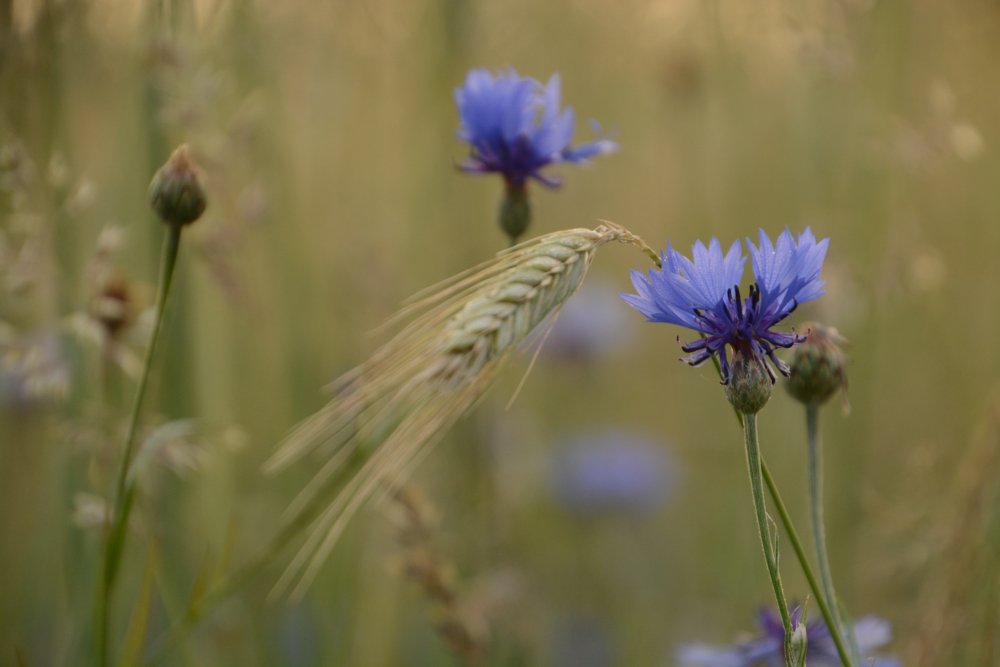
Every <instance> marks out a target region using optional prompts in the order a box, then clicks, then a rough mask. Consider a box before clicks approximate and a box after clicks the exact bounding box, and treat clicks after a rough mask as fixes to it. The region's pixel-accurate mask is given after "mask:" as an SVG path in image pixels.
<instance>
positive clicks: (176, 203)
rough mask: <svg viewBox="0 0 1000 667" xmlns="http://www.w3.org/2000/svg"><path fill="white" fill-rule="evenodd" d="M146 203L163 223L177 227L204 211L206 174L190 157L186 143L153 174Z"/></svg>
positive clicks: (186, 223) (194, 218) (206, 204)
mask: <svg viewBox="0 0 1000 667" xmlns="http://www.w3.org/2000/svg"><path fill="white" fill-rule="evenodd" d="M149 203H150V205H151V206H152V207H153V210H154V211H156V214H157V215H158V216H160V219H161V220H163V222H165V223H167V224H168V225H176V226H178V227H181V226H184V225H190V224H191V223H192V222H194V221H195V220H197V219H198V218H200V217H201V214H202V213H204V212H205V207H206V206H208V196H207V195H206V194H205V174H204V172H202V170H201V169H200V168H199V167H198V165H196V164H195V163H194V161H193V160H191V157H190V156H189V155H188V147H187V144H181V145H180V146H178V147H177V149H176V150H175V151H174V152H173V153H172V154H171V155H170V159H169V160H167V163H166V164H165V165H163V166H162V167H160V170H159V171H157V172H156V174H155V175H154V176H153V181H152V182H151V183H150V184H149Z"/></svg>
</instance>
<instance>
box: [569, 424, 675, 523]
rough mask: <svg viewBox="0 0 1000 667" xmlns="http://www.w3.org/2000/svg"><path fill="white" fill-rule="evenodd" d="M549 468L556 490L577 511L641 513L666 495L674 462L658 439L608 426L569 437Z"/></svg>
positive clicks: (673, 472)
mask: <svg viewBox="0 0 1000 667" xmlns="http://www.w3.org/2000/svg"><path fill="white" fill-rule="evenodd" d="M549 473H550V475H549V480H550V483H551V486H552V491H553V493H554V495H555V496H556V498H557V499H558V500H559V501H560V502H562V503H563V504H564V505H566V507H568V508H569V509H571V510H573V511H575V512H580V513H583V514H590V513H595V512H600V511H607V510H618V511H623V512H629V513H635V514H644V513H647V512H650V511H652V510H654V509H656V508H658V507H660V506H661V505H662V504H663V503H664V502H665V501H666V500H667V498H668V497H669V495H670V493H671V492H672V491H673V489H674V486H675V475H676V466H675V465H674V463H673V461H672V460H671V458H670V456H669V455H668V453H667V452H666V450H665V449H664V448H663V446H662V445H658V444H657V443H655V442H652V441H650V440H648V439H646V438H643V437H640V436H637V435H634V434H631V433H627V432H623V431H615V430H609V431H605V432H600V433H591V434H587V435H583V436H579V437H576V438H573V439H571V440H568V441H567V442H566V443H565V444H563V445H562V447H560V449H559V450H558V451H557V452H556V454H555V456H554V457H553V460H552V465H551V467H550V469H549Z"/></svg>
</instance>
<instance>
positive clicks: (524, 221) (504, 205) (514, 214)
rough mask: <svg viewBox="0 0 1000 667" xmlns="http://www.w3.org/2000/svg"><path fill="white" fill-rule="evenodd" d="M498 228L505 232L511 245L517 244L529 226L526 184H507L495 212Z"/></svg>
mask: <svg viewBox="0 0 1000 667" xmlns="http://www.w3.org/2000/svg"><path fill="white" fill-rule="evenodd" d="M497 219H498V220H499V222H500V227H502V228H503V230H504V231H505V232H507V236H509V237H510V242H511V245H513V244H515V243H517V239H518V237H520V236H521V234H523V233H524V232H525V231H526V230H527V229H528V225H530V224H531V203H530V202H529V201H528V187H527V185H526V184H523V183H522V184H521V185H513V184H511V183H510V182H508V183H507V190H506V192H505V193H504V196H503V199H501V200H500V210H498V211H497Z"/></svg>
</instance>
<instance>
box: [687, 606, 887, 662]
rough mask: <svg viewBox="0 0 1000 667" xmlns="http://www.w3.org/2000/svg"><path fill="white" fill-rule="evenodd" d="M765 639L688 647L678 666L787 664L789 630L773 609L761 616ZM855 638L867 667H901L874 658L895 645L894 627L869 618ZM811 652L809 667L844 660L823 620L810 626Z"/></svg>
mask: <svg viewBox="0 0 1000 667" xmlns="http://www.w3.org/2000/svg"><path fill="white" fill-rule="evenodd" d="M801 614H802V610H801V608H799V609H797V610H796V611H795V612H794V613H793V614H792V625H793V626H794V625H795V624H796V623H798V622H799V619H800V618H801ZM757 622H758V625H759V626H760V630H761V636H760V637H756V638H754V639H747V640H743V641H738V642H736V643H735V644H732V645H730V646H712V645H708V644H686V645H684V646H681V647H680V649H679V650H678V651H677V654H676V657H677V662H678V663H679V664H680V665H683V667H752V666H758V665H759V666H761V667H763V666H771V665H773V666H774V667H779V666H781V665H784V664H785V659H784V643H785V630H784V628H783V627H782V625H781V617H780V616H778V613H777V611H775V610H773V609H761V610H760V612H759V613H758V615H757ZM854 634H855V637H856V638H857V641H858V652H859V653H860V654H861V663H862V665H864V666H865V667H870V666H871V665H874V667H899V666H900V664H901V663H900V661H899V659H898V658H896V657H895V656H887V655H881V656H876V655H872V651H874V650H875V649H877V648H879V647H881V646H884V645H885V644H888V643H889V642H890V641H892V625H891V624H890V623H889V622H888V621H886V620H883V619H881V618H878V617H877V616H865V617H864V618H859V619H858V620H856V621H855V622H854ZM806 637H807V642H808V648H807V649H806V650H807V653H806V665H808V666H809V667H840V664H841V662H840V656H839V655H838V653H837V647H836V645H835V644H834V643H833V638H832V637H831V636H830V630H829V628H827V626H826V623H824V622H823V620H822V619H816V620H813V621H807V622H806Z"/></svg>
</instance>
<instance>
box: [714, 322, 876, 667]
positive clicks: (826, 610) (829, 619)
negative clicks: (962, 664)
mask: <svg viewBox="0 0 1000 667" xmlns="http://www.w3.org/2000/svg"><path fill="white" fill-rule="evenodd" d="M703 337H704V336H703ZM712 362H713V363H714V364H715V370H716V371H718V373H719V377H720V378H721V377H722V369H721V368H720V366H719V360H718V358H717V357H715V356H713V357H712ZM733 412H734V413H735V414H736V419H737V420H739V422H740V427H741V428H743V430H744V432H746V428H744V415H742V414H741V413H740V412H739V410H736V408H733ZM754 421H755V422H756V420H754ZM754 433H755V435H756V429H754ZM760 470H761V473H762V474H763V476H764V483H765V484H767V490H768V493H770V494H771V500H772V502H773V503H774V506H775V507H776V508H777V510H778V515H779V516H780V517H781V523H782V525H783V526H784V527H785V532H786V533H787V534H788V539H789V540H790V541H791V543H792V548H793V549H794V550H795V556H796V558H798V560H799V566H800V567H801V568H802V572H803V573H804V574H805V575H806V580H807V581H808V582H809V588H810V589H812V592H813V595H814V596H815V597H816V603H817V604H819V610H820V613H822V614H823V620H824V621H826V625H827V627H828V628H829V629H830V636H831V637H833V643H834V644H836V646H837V653H838V654H839V655H840V661H841V662H842V663H843V664H844V665H847V666H848V667H858V665H860V662H858V663H855V662H852V661H851V660H850V659H849V658H850V656H849V654H848V652H847V650H846V648H845V646H844V639H843V637H842V636H841V633H840V626H839V625H837V623H836V622H835V621H834V618H833V614H831V613H830V606H829V605H827V603H826V599H825V597H824V595H823V593H822V589H821V588H820V586H819V584H818V583H817V582H816V575H815V574H813V571H812V566H811V565H809V560H808V559H807V558H806V552H805V550H804V549H803V548H802V542H801V540H799V535H798V533H796V532H795V526H794V525H792V518H791V517H790V516H788V510H787V509H786V508H785V503H784V502H783V501H782V500H781V494H779V493H778V487H777V486H775V484H774V479H773V478H772V477H771V471H770V470H768V468H767V462H765V461H764V457H762V456H761V457H760ZM786 638H787V633H786ZM786 655H787V653H786Z"/></svg>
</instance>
